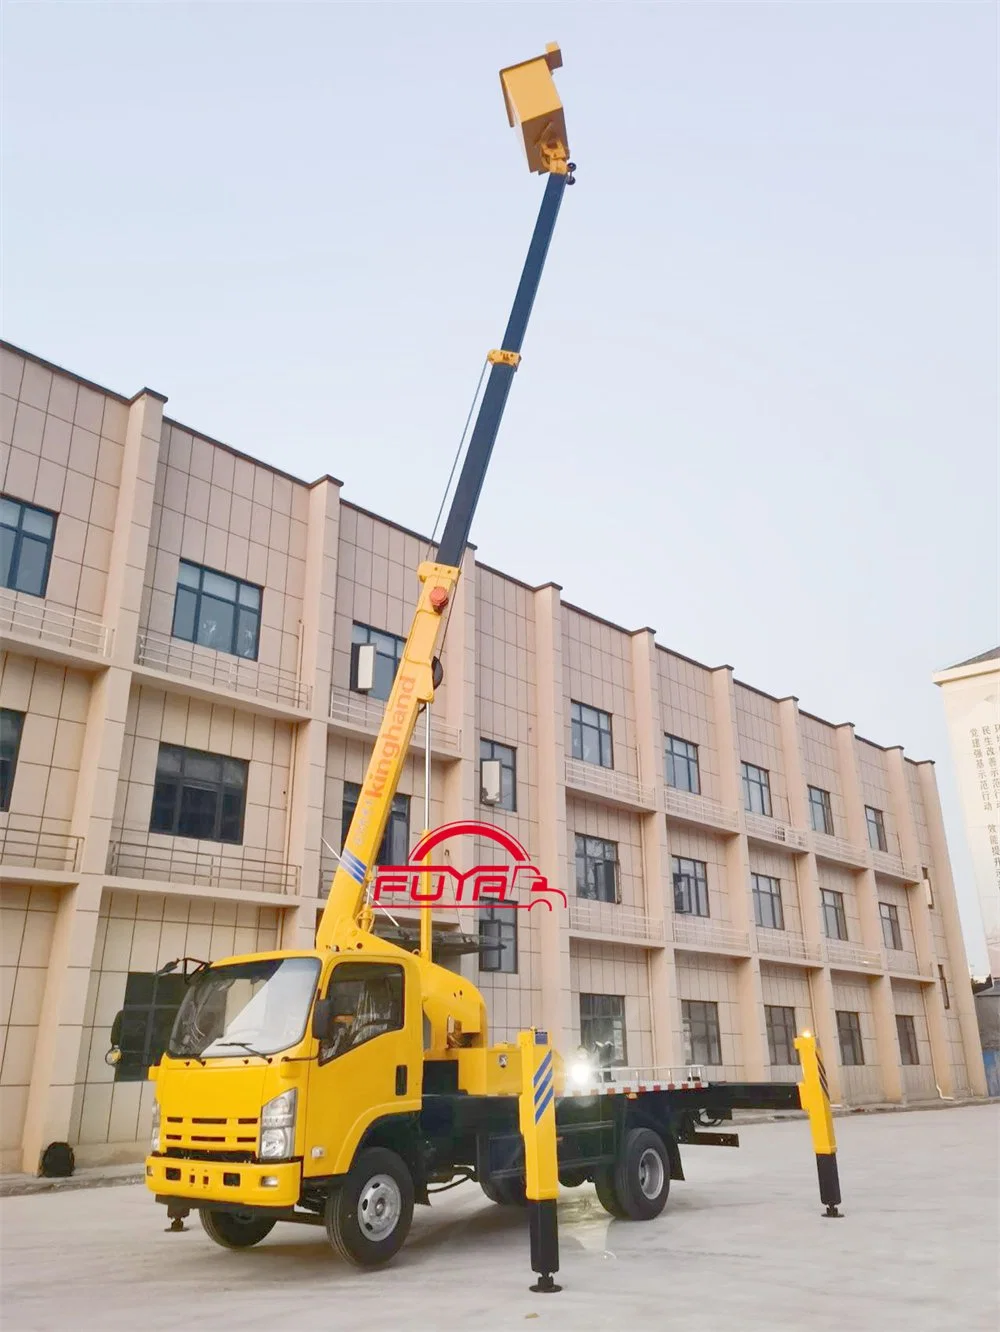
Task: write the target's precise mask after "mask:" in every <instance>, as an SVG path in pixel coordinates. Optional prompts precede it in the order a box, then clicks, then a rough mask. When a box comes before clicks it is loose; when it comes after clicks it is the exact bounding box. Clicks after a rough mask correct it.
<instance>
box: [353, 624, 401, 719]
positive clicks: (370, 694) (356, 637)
mask: <svg viewBox="0 0 1000 1332" xmlns="http://www.w3.org/2000/svg"><path fill="white" fill-rule="evenodd" d="M362 633H363V634H367V635H368V636H367V637H366V638H362V637H360V634H362ZM373 634H376V635H377V636H378V637H379V638H385V639H391V641H392V645H393V656H392V660H393V663H394V665H393V669H392V678H391V679H390V681H389V689H388V692H387V693H385V694H384V695H383V694H380V693H379V692H378V688H377V683H373V685H372V687H371V689H359V688H358V684H357V681H358V648H360V647H364V646H365V644H367V643H373V644H374V647H375V671H376V680H377V675H378V661H379V657H380V656H381V657H382V659H383V660H388V657H389V654H388V653H387V652H380V651H379V644H378V643H377V642H375V640H374V639H373V638H372V635H373ZM405 647H406V639H405V638H401V637H400V635H399V634H393V633H390V632H389V630H388V629H376V628H375V626H374V625H371V624H362V623H361V621H360V620H354V621H353V622H352V624H351V678H350V681H349V684H350V688H351V692H352V693H354V694H361V695H362V697H364V698H374V699H376V700H377V701H378V702H379V703H384V702H386V700H387V699H388V697H389V694H391V693H392V686H393V685H394V684H395V683H396V676H397V675H398V674H399V663H400V662H401V661H402V659H403V650H404V649H405Z"/></svg>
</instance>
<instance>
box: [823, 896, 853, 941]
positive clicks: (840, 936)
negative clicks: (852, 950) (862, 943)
mask: <svg viewBox="0 0 1000 1332" xmlns="http://www.w3.org/2000/svg"><path fill="white" fill-rule="evenodd" d="M827 897H834V898H836V899H837V900H836V901H835V902H828V901H827V900H826V899H827ZM819 904H820V913H821V915H822V917H823V937H824V938H825V939H834V940H836V942H838V943H850V936H849V935H848V932H847V911H846V910H845V908H844V894H843V893H842V892H840V891H839V890H838V889H836V888H820V890H819ZM831 911H832V912H833V913H834V920H835V921H836V924H837V933H836V934H831V933H830V931H829V928H828V926H829V923H830V917H829V914H828V913H829V912H831ZM841 931H843V933H841Z"/></svg>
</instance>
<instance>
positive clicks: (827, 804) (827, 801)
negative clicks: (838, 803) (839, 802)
mask: <svg viewBox="0 0 1000 1332" xmlns="http://www.w3.org/2000/svg"><path fill="white" fill-rule="evenodd" d="M806 790H807V792H808V796H809V824H810V826H811V828H812V830H813V832H818V833H823V834H824V835H825V836H826V837H832V836H833V835H834V823H833V802H832V800H831V798H830V792H829V791H826V790H824V788H823V787H822V786H807V787H806ZM814 796H819V800H814V798H813V797H814ZM817 814H820V815H821V816H822V824H823V826H822V827H821V828H818V827H817V826H816V816H817Z"/></svg>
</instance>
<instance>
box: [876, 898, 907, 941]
mask: <svg viewBox="0 0 1000 1332" xmlns="http://www.w3.org/2000/svg"><path fill="white" fill-rule="evenodd" d="M878 914H879V915H880V916H881V918H882V942H883V943H884V944H885V946H886V948H891V949H893V950H894V951H895V952H898V951H899V950H900V949H901V948H902V947H903V933H902V931H901V930H900V928H899V909H898V908H897V907H896V906H894V905H893V903H892V902H879V904H878Z"/></svg>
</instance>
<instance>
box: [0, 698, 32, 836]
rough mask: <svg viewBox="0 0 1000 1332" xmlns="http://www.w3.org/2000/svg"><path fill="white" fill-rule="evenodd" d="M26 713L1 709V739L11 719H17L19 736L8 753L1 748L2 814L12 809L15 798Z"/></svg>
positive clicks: (0, 783) (0, 803)
mask: <svg viewBox="0 0 1000 1332" xmlns="http://www.w3.org/2000/svg"><path fill="white" fill-rule="evenodd" d="M27 715H28V714H27V713H26V712H18V711H17V710H16V709H15V708H0V737H2V734H3V722H4V721H8V720H10V719H11V718H15V719H16V731H17V734H16V736H15V738H14V746H13V748H12V749H11V750H10V751H9V752H8V753H4V752H3V749H2V748H0V814H6V813H7V812H8V810H9V809H10V802H11V800H12V799H13V796H14V782H15V780H16V778H17V760H18V758H19V756H20V753H21V739H22V737H23V736H24V719H25V717H27Z"/></svg>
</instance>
